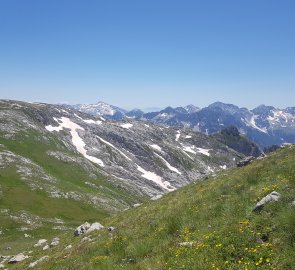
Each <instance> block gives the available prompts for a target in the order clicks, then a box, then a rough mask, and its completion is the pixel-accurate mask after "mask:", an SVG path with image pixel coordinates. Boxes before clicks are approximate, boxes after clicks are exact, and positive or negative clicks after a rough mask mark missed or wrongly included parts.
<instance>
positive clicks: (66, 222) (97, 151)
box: [0, 100, 244, 254]
mask: <svg viewBox="0 0 295 270" xmlns="http://www.w3.org/2000/svg"><path fill="white" fill-rule="evenodd" d="M0 123H1V125H0V217H1V218H0V231H1V233H0V238H1V241H0V250H1V252H2V251H3V250H4V251H5V252H9V250H7V251H6V248H8V247H9V248H12V249H13V250H14V252H16V251H17V250H21V247H23V245H28V244H29V243H31V242H32V241H35V239H36V238H38V237H41V236H42V235H43V234H44V233H45V232H46V234H47V235H52V234H54V236H57V235H59V234H61V233H62V232H63V231H68V230H71V229H72V228H73V226H75V225H78V224H79V223H81V222H82V221H84V220H88V221H90V222H91V221H95V219H97V218H98V219H100V218H105V217H106V216H109V215H110V214H113V213H114V212H117V211H122V210H125V209H128V208H130V207H133V206H134V205H138V204H139V203H142V202H143V201H146V200H149V199H150V198H152V199H158V198H160V197H161V196H162V195H163V194H165V193H168V192H171V191H173V190H175V189H178V188H180V187H182V186H184V185H186V184H188V183H190V182H192V181H193V180H196V179H201V178H203V177H204V176H207V175H210V174H212V173H217V172H218V171H221V170H224V169H226V168H229V167H232V166H235V164H236V162H238V161H239V160H240V159H241V158H243V157H244V154H242V153H238V152H237V151H235V150H233V149H231V148H229V147H228V146H227V145H225V144H223V143H221V142H220V140H219V139H216V138H214V137H211V136H207V135H205V134H202V133H196V132H193V131H192V130H191V129H181V128H177V127H170V126H164V125H162V126H160V125H156V124H153V123H150V122H144V121H137V120H133V119H131V120H128V121H120V122H118V121H114V122H113V121H108V120H105V119H104V118H101V117H92V116H89V115H88V114H84V113H80V112H79V111H77V110H75V109H72V108H64V107H63V106H59V105H50V104H42V103H25V102H17V101H9V100H1V101H0ZM25 235H30V236H32V237H25ZM18 238H20V239H21V241H17V239H18ZM0 254H1V253H0ZM2 254H3V253H2Z"/></svg>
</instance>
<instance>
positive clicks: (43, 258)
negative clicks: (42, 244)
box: [29, 256, 49, 268]
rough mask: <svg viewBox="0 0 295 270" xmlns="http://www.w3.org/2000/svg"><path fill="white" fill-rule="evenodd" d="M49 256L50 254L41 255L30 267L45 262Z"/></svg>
mask: <svg viewBox="0 0 295 270" xmlns="http://www.w3.org/2000/svg"><path fill="white" fill-rule="evenodd" d="M48 258H49V256H44V257H41V258H40V259H39V260H37V261H35V262H32V263H30V264H29V268H33V267H35V266H36V265H37V264H38V263H40V262H43V261H44V260H46V259H48Z"/></svg>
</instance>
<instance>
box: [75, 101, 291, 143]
mask: <svg viewBox="0 0 295 270" xmlns="http://www.w3.org/2000/svg"><path fill="white" fill-rule="evenodd" d="M89 106H92V105H89ZM80 110H81V111H84V112H89V111H87V110H84V109H83V108H80ZM114 111H116V110H114ZM122 111H123V110H122V109H117V114H114V115H116V116H115V117H112V115H111V114H105V116H106V117H109V118H113V119H123V118H126V117H127V118H128V117H133V118H136V119H142V120H148V121H151V122H154V123H160V124H167V125H171V126H180V127H190V128H192V129H194V130H195V131H199V132H202V133H206V134H212V133H215V132H218V131H221V130H222V129H223V128H225V127H228V126H236V127H237V128H238V129H239V131H240V132H241V133H242V134H244V135H245V136H247V137H248V138H249V139H250V140H251V141H253V142H255V143H257V144H258V145H259V146H260V147H261V148H264V147H266V146H270V145H273V144H278V145H281V144H282V143H292V142H295V108H294V107H290V108H286V109H278V108H275V107H272V106H265V105H261V106H259V107H257V108H255V109H253V110H248V109H246V108H239V107H237V106H235V105H232V104H224V103H221V102H216V103H213V104H211V105H209V106H208V107H205V108H202V109H199V108H197V107H194V106H193V105H189V106H186V107H184V108H182V107H177V108H172V107H167V108H165V109H164V110H161V111H158V112H150V113H143V112H141V111H139V110H135V111H131V112H127V113H126V112H125V113H124V112H122ZM91 113H92V114H93V115H104V113H103V109H102V110H99V112H94V111H92V112H91ZM118 115H119V117H118Z"/></svg>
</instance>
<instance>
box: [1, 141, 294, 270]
mask: <svg viewBox="0 0 295 270" xmlns="http://www.w3.org/2000/svg"><path fill="white" fill-rule="evenodd" d="M294 153H295V148H294V145H293V146H287V147H285V148H284V149H280V150H279V151H277V152H275V153H272V154H271V155H270V156H268V157H266V158H264V159H262V160H258V161H255V162H253V163H252V164H250V165H249V166H246V167H243V168H232V169H229V170H227V171H221V172H219V173H218V174H217V175H216V176H213V177H210V178H209V179H206V180H204V181H197V182H194V183H192V184H190V185H187V186H186V187H184V188H181V189H179V190H177V191H174V192H171V193H169V194H167V195H165V196H163V198H161V199H159V200H157V201H148V202H146V203H144V204H143V205H141V206H139V207H137V208H135V209H130V210H128V211H125V212H123V213H118V214H117V215H115V216H112V217H110V218H106V219H100V220H97V221H99V222H100V223H102V224H103V225H104V226H105V227H104V228H102V227H101V225H100V224H98V223H95V224H92V227H94V226H96V228H97V230H95V231H92V232H90V233H88V231H86V233H85V234H84V235H80V236H77V237H74V235H73V231H72V233H66V234H64V235H62V236H61V237H60V239H59V241H58V244H56V245H52V247H51V248H49V249H45V250H44V248H43V246H45V244H43V246H42V245H39V246H38V245H37V246H36V245H35V247H34V246H33V245H32V246H29V247H28V248H27V249H26V250H24V252H23V254H18V258H21V256H23V257H22V258H23V261H22V262H18V263H15V264H9V263H7V261H8V260H16V259H17V257H12V256H9V257H8V258H6V259H5V260H6V261H5V262H4V263H3V266H4V267H7V266H8V267H9V269H26V268H28V267H29V266H32V267H34V268H35V269H42V270H46V269H73V270H75V269H87V270H88V269H101V270H105V269H114V270H116V269H142V270H147V269H154V270H168V269H187V270H203V269H215V270H217V269H269V270H273V269H278V270H284V269H294V264H295V259H294V244H295V232H294V220H295V210H294V209H295V193H294V189H295V182H294V175H295V169H294V168H295V167H294V162H295V160H294V157H295V155H294ZM84 226H85V227H87V228H89V226H88V225H87V223H86V224H84ZM80 228H81V227H79V229H80ZM89 230H90V229H89ZM53 240H54V239H53ZM53 240H51V239H48V238H47V241H48V242H49V243H50V242H51V241H53ZM55 240H56V239H55ZM35 243H39V241H37V240H36V241H35ZM29 251H30V252H29ZM9 254H13V255H14V254H15V253H12V252H11V251H10V253H9Z"/></svg>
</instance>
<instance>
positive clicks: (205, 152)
mask: <svg viewBox="0 0 295 270" xmlns="http://www.w3.org/2000/svg"><path fill="white" fill-rule="evenodd" d="M183 150H184V151H186V152H188V153H192V154H197V153H201V154H203V155H206V156H208V157H209V156H210V153H209V151H211V149H205V148H200V147H195V146H194V145H193V146H183Z"/></svg>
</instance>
